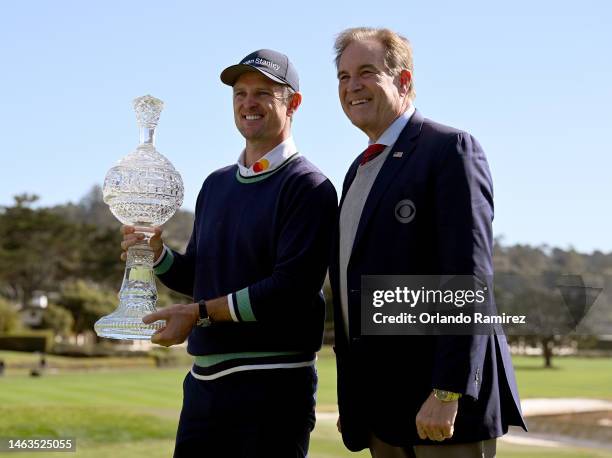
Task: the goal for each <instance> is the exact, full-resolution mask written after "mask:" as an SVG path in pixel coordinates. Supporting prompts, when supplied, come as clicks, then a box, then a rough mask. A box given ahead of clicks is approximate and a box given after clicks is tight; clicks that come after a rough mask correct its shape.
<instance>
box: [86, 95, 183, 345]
mask: <svg viewBox="0 0 612 458" xmlns="http://www.w3.org/2000/svg"><path fill="white" fill-rule="evenodd" d="M163 107H164V102H162V101H161V100H159V99H156V98H155V97H151V96H150V95H145V96H143V97H138V98H136V99H134V110H135V111H136V119H137V121H138V127H139V128H140V145H138V148H136V151H134V152H132V153H130V154H128V155H127V156H125V157H124V158H123V159H121V160H120V161H119V162H118V163H117V165H115V166H114V167H113V168H111V169H110V170H109V171H108V173H107V174H106V178H105V179H104V187H103V189H102V195H103V198H104V202H105V203H106V204H107V205H108V206H109V207H110V210H111V212H112V213H113V215H115V217H116V218H117V219H118V220H119V221H121V222H122V223H123V224H125V225H130V226H136V228H137V229H136V230H137V231H138V232H141V233H143V234H144V236H145V237H144V239H143V240H141V241H139V243H137V244H136V245H134V246H131V247H129V248H128V252H127V262H126V266H125V274H124V276H123V283H122V285H121V290H120V291H119V305H118V306H117V309H116V310H115V311H114V312H113V313H111V314H110V315H106V316H104V317H102V318H100V319H99V320H98V321H97V322H96V324H95V325H94V329H95V331H96V334H97V335H98V336H100V337H108V338H111V339H139V340H148V339H149V338H150V337H151V335H153V333H154V332H155V331H156V330H158V329H161V328H162V327H163V323H164V322H163V321H157V322H155V323H152V324H148V325H147V324H144V323H143V322H142V317H144V316H145V315H147V314H149V313H151V312H154V311H155V302H156V301H157V288H156V287H155V277H154V274H153V262H154V259H153V258H154V253H153V250H152V249H151V247H149V239H150V238H151V235H152V232H153V229H152V227H153V226H161V225H162V224H164V223H165V222H166V221H168V220H169V219H170V218H171V217H172V215H174V213H175V212H176V210H178V208H179V207H180V206H181V204H182V203H183V180H182V179H181V175H180V174H179V173H178V172H177V171H176V169H175V168H174V167H173V165H172V164H171V163H170V161H168V159H166V158H165V157H164V156H163V155H161V154H160V153H159V152H157V150H156V149H155V145H154V142H155V128H156V127H157V122H158V121H159V115H160V113H161V111H162V109H163Z"/></svg>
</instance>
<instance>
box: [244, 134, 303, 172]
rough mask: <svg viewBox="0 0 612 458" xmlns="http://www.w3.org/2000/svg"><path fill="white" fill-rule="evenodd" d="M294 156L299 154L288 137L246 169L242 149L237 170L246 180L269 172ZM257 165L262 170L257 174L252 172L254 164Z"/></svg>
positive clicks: (291, 137)
mask: <svg viewBox="0 0 612 458" xmlns="http://www.w3.org/2000/svg"><path fill="white" fill-rule="evenodd" d="M295 154H299V153H298V150H297V147H296V146H295V142H294V141H293V136H289V138H287V139H286V140H285V141H284V142H282V143H280V144H278V145H277V146H275V147H274V148H272V149H271V150H270V151H268V152H267V153H266V154H264V155H263V157H261V158H260V159H259V160H258V161H256V162H254V163H253V164H252V165H251V166H250V167H246V166H245V165H244V163H245V162H244V159H245V155H246V149H244V150H242V152H241V153H240V156H239V157H238V169H239V171H240V176H242V177H244V178H247V177H254V176H257V175H259V174H262V173H267V172H271V171H272V170H274V169H276V168H278V167H279V166H280V165H282V164H283V163H284V162H285V161H286V160H287V159H289V158H290V157H292V156H293V155H295ZM257 163H259V164H260V165H261V166H262V170H260V171H259V172H256V171H255V170H254V167H255V164H257Z"/></svg>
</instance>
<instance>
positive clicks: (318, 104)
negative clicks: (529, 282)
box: [0, 0, 612, 252]
mask: <svg viewBox="0 0 612 458" xmlns="http://www.w3.org/2000/svg"><path fill="white" fill-rule="evenodd" d="M610 24H612V2H609V1H606V0H601V1H589V0H583V1H581V2H575V1H572V2H570V1H564V0H561V1H543V0H542V1H534V0H531V1H524V0H515V1H512V2H492V1H469V0H466V1H462V2H457V1H448V2H441V1H430V2H424V1H413V0H405V1H402V2H393V1H385V0H378V1H376V2H372V1H369V2H365V1H360V0H356V1H351V2H342V1H336V2H333V1H319V0H314V1H309V2H288V3H280V2H255V1H250V2H241V1H234V2H214V3H212V2H205V1H174V2H169V1H157V0H150V1H141V0H131V1H115V0H106V1H104V2H83V1H64V0H54V1H29V0H24V1H19V2H9V1H1V2H0V69H1V70H2V71H0V159H1V160H0V205H10V204H11V203H12V202H13V196H14V195H17V194H21V193H24V192H27V193H34V194H37V195H39V196H40V201H39V204H40V205H43V206H50V205H56V204H62V203H67V202H78V201H79V200H80V199H81V198H82V197H83V195H85V194H86V193H87V192H88V191H89V190H90V189H91V188H92V186H93V185H95V184H102V182H103V180H104V176H105V174H106V172H107V171H108V169H109V168H111V167H112V166H113V164H114V163H115V162H116V161H118V160H119V159H120V158H121V157H123V156H125V155H126V154H128V153H129V152H131V151H133V150H134V149H135V148H136V146H137V145H138V128H137V126H136V121H135V116H134V112H133V109H132V105H131V102H132V99H133V98H135V97H137V96H140V95H144V94H151V95H154V96H156V97H158V98H160V99H162V100H163V101H164V102H165V109H164V111H163V112H162V115H161V119H160V123H159V127H158V129H157V142H156V146H157V149H158V150H159V151H160V152H161V153H162V154H164V155H165V156H166V157H168V158H169V159H170V161H171V162H172V163H173V164H174V166H175V167H176V169H177V170H178V171H179V172H180V173H181V175H182V177H183V181H184V183H185V200H184V204H183V209H186V210H193V207H194V204H195V199H196V196H197V193H198V191H199V189H200V186H201V184H202V182H203V180H204V178H205V177H206V176H207V175H208V174H209V173H211V172H212V171H213V170H215V169H217V168H220V167H222V166H225V165H228V164H230V163H233V162H235V161H236V159H237V157H238V155H239V153H240V151H241V150H242V148H243V147H244V140H243V139H242V137H240V135H239V133H238V132H237V130H236V128H235V125H234V121H233V114H232V104H231V89H230V88H229V87H227V86H225V85H223V84H222V83H221V82H220V80H219V73H220V72H221V70H223V69H224V68H225V67H227V66H229V65H232V64H235V63H238V62H239V60H240V59H241V58H242V57H244V56H246V55H247V54H249V53H250V52H252V51H254V50H256V49H260V48H272V49H276V50H278V51H281V52H283V53H285V54H287V55H288V56H289V57H290V58H291V60H292V62H293V63H294V65H295V67H296V68H297V70H298V72H299V75H300V89H301V92H302V95H303V102H302V106H301V107H300V109H299V110H298V112H297V114H296V116H295V119H294V126H293V134H294V138H295V141H296V143H297V145H298V149H299V151H300V152H301V153H302V154H304V155H305V156H306V157H308V158H309V159H310V160H311V161H312V162H313V163H315V164H316V165H317V166H318V167H319V168H320V169H321V170H322V171H323V172H324V173H325V174H326V175H327V176H328V177H329V178H330V179H331V180H332V182H333V183H334V185H335V186H336V188H337V189H338V190H340V187H341V185H342V181H343V178H344V174H345V172H346V169H347V168H348V166H349V165H350V163H351V162H352V160H353V159H354V158H355V157H356V155H357V154H359V153H360V152H361V151H362V150H363V149H364V148H365V146H367V137H366V136H365V134H363V133H362V132H361V131H360V130H358V129H357V128H356V127H354V126H353V125H352V124H351V123H350V122H349V121H348V119H347V118H346V117H345V115H344V113H343V112H342V109H341V107H340V104H339V101H338V95H337V79H336V71H335V67H334V65H333V58H334V55H333V41H334V37H335V36H336V35H337V34H338V33H339V32H340V31H341V30H343V29H345V28H347V27H355V26H373V27H388V28H391V29H393V30H395V31H397V32H399V33H401V34H402V35H404V36H406V37H407V38H408V39H410V41H411V43H412V46H413V49H414V63H415V69H414V81H415V87H416V92H417V97H416V100H415V105H416V107H417V109H418V110H419V111H421V113H423V114H424V115H425V116H426V117H428V118H431V119H433V120H435V121H438V122H441V123H444V124H448V125H451V126H453V127H457V128H460V129H463V130H466V131H468V132H470V133H471V134H472V135H474V136H475V137H476V138H477V139H478V140H479V142H480V143H481V144H482V146H483V148H484V150H485V152H486V154H487V157H488V160H489V164H490V167H491V171H492V174H493V180H494V187H495V221H494V225H493V227H494V233H495V235H496V236H499V237H502V240H503V243H505V244H514V243H522V244H530V245H548V246H556V247H561V248H570V247H573V248H575V249H577V250H579V251H583V252H591V251H593V250H601V251H612V211H611V210H612V208H611V207H612V205H611V200H612V199H611V198H612V179H611V178H612V177H611V175H612V135H610V134H611V133H612V111H611V107H612V58H611V50H612V27H611V26H610Z"/></svg>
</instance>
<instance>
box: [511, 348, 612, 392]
mask: <svg viewBox="0 0 612 458" xmlns="http://www.w3.org/2000/svg"><path fill="white" fill-rule="evenodd" d="M513 362H514V368H515V370H516V378H517V383H518V387H519V393H520V395H521V397H522V398H534V397H538V398H561V397H563V398H566V397H581V398H597V399H610V400H612V360H611V359H610V358H578V357H574V356H568V357H558V358H553V365H554V367H553V368H552V369H545V368H543V367H542V365H543V359H542V358H541V357H524V356H523V357H516V358H513Z"/></svg>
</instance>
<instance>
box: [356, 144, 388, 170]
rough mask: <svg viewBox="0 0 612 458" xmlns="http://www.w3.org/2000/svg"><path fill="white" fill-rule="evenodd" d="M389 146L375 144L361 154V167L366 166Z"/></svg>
mask: <svg viewBox="0 0 612 458" xmlns="http://www.w3.org/2000/svg"><path fill="white" fill-rule="evenodd" d="M386 147H387V145H381V144H380V143H374V144H373V145H370V146H368V147H367V148H366V150H365V151H364V152H363V153H361V161H359V165H363V164H366V163H368V162H370V161H371V160H372V159H374V158H375V157H376V156H378V155H379V154H380V153H382V152H383V151H384V150H385V148H386Z"/></svg>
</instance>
